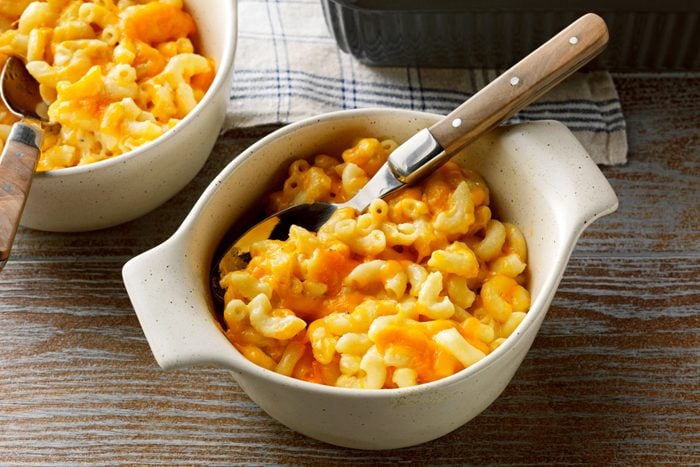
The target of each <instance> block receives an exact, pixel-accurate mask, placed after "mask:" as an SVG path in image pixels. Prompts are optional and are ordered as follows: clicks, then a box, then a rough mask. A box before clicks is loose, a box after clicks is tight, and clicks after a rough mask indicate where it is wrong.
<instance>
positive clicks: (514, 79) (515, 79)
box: [510, 76, 520, 86]
mask: <svg viewBox="0 0 700 467" xmlns="http://www.w3.org/2000/svg"><path fill="white" fill-rule="evenodd" d="M518 84H520V78H518V77H517V76H513V77H512V78H511V79H510V85H511V86H517V85H518Z"/></svg>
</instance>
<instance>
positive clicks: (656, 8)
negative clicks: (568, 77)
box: [321, 0, 700, 71]
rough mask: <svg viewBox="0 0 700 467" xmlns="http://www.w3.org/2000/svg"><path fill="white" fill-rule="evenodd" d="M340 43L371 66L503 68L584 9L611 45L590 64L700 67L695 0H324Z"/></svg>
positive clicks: (625, 68) (635, 67) (699, 10)
mask: <svg viewBox="0 0 700 467" xmlns="http://www.w3.org/2000/svg"><path fill="white" fill-rule="evenodd" d="M321 2H322V6H323V10H324V14H325V18H326V22H327V24H328V28H329V30H330V32H331V34H332V35H333V36H334V38H335V40H336V41H337V43H338V45H339V47H340V48H341V49H342V50H343V51H345V52H348V53H350V54H352V55H353V56H355V57H357V58H358V59H359V60H360V61H362V62H364V63H367V64H370V65H386V66H406V65H416V66H433V67H459V68H503V67H507V66H510V65H512V64H513V63H515V62H516V61H518V60H519V59H521V58H522V57H524V56H525V55H527V54H528V53H529V52H530V51H532V50H533V49H535V48H536V47H537V46H539V45H540V44H542V43H543V42H545V41H546V40H547V39H549V38H550V37H551V36H553V35H554V34H556V33H557V32H559V31H560V30H561V29H563V28H564V27H565V26H566V25H568V24H569V23H571V22H572V21H574V20H575V19H576V18H578V17H579V16H581V15H582V14H584V13H588V12H594V13H597V14H599V15H600V16H602V17H603V18H604V19H605V21H606V23H607V24H608V29H609V31H610V42H609V44H608V47H607V49H606V51H605V52H603V54H602V55H601V56H600V57H599V58H597V59H596V60H595V61H594V62H592V64H591V65H589V67H592V68H607V69H610V70H615V71H631V70H634V71H643V70H654V71H661V70H700V25H699V21H698V17H699V16H700V1H698V0H664V1H644V0H592V1H584V0H568V1H561V0H530V1H527V0H523V1H517V0H462V1H460V0H430V1H426V0H423V1H421V0H393V1H392V0H321Z"/></svg>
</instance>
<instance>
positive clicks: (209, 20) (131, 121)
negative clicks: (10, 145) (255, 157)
mask: <svg viewBox="0 0 700 467" xmlns="http://www.w3.org/2000/svg"><path fill="white" fill-rule="evenodd" d="M235 5H236V4H235V2H232V1H230V0H208V1H197V2H194V1H190V2H187V1H184V2H183V1H182V0H115V1H105V0H42V1H33V2H29V3H28V4H27V5H26V6H24V5H23V6H24V8H23V9H22V10H21V14H20V16H19V17H18V18H17V19H16V20H15V21H14V22H11V23H9V25H8V20H7V15H11V14H16V11H14V10H13V9H10V10H8V11H7V12H5V11H4V10H0V14H4V15H6V16H3V18H4V19H3V20H2V21H0V28H4V31H2V32H0V61H4V58H5V57H7V56H9V55H15V56H18V57H21V58H22V59H23V60H24V61H25V63H26V66H27V70H28V71H29V73H30V74H32V75H33V76H34V77H35V78H36V80H37V81H38V82H39V85H40V92H41V96H42V99H43V100H44V102H45V103H46V104H47V106H48V116H49V119H50V122H51V123H52V125H49V126H47V127H45V131H44V141H43V144H42V154H41V158H40V160H39V164H38V167H37V174H36V175H35V177H34V181H33V186H32V190H31V192H30V196H29V198H28V200H27V205H26V207H25V210H24V215H23V217H22V221H21V223H22V225H25V226H27V227H32V228H37V229H42V230H56V231H79V230H92V229H97V228H103V227H108V226H110V225H115V224H118V223H121V222H125V221H128V220H131V219H134V218H136V217H138V216H140V215H142V214H145V213H146V212H148V211H150V210H151V209H153V208H155V207H157V206H158V205H160V204H162V203H163V202H164V201H166V200H167V199H168V198H170V197H171V196H173V195H174V194H175V193H176V192H177V191H179V190H180V189H181V188H182V187H183V186H184V185H185V184H186V183H187V182H188V181H189V180H191V179H192V177H194V175H195V174H196V173H197V171H198V170H199V169H200V168H201V166H202V165H203V164H204V161H205V160H206V158H207V157H208V155H209V152H210V151H211V148H212V147H213V145H214V142H215V140H216V137H217V135H218V131H219V130H220V128H221V125H222V124H223V119H224V116H225V109H226V103H227V100H228V92H229V89H230V81H231V76H232V69H233V55H234V51H235V42H236V11H235ZM15 10H16V9H15ZM13 120H14V117H12V116H10V115H9V113H8V112H7V111H6V109H4V108H2V109H0V144H2V141H4V139H5V138H6V137H7V132H8V131H9V126H10V124H11V123H12V121H13Z"/></svg>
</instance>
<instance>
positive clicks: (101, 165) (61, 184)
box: [20, 0, 237, 232]
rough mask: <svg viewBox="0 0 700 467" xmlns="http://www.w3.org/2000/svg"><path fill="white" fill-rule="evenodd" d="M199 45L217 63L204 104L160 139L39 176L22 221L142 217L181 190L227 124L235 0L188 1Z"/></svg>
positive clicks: (86, 225)
mask: <svg viewBox="0 0 700 467" xmlns="http://www.w3.org/2000/svg"><path fill="white" fill-rule="evenodd" d="M185 5H186V8H187V10H188V11H189V12H190V14H192V16H193V17H194V20H195V22H196V24H197V28H198V31H199V41H200V44H199V45H200V47H201V48H200V50H199V52H200V53H202V54H203V55H206V56H208V57H211V58H213V59H214V61H215V62H216V67H217V70H216V76H215V78H214V81H213V82H212V84H211V87H210V88H209V90H208V91H207V93H206V95H205V96H204V98H203V99H202V101H201V102H199V104H198V105H197V106H196V107H195V108H194V110H193V111H192V112H190V113H189V114H188V115H187V116H186V117H185V118H184V119H183V120H182V121H181V122H180V123H179V124H178V125H177V126H175V127H174V128H173V129H172V130H170V131H168V132H166V133H165V134H164V135H163V136H161V137H160V138H158V139H156V140H154V141H151V142H149V143H147V144H145V145H143V146H141V147H139V148H137V149H135V150H133V151H130V152H128V153H126V154H123V155H120V156H117V157H114V158H111V159H107V160H104V161H99V162H95V163H92V164H88V165H83V166H78V167H70V168H66V169H60V170H52V171H48V172H40V173H37V174H35V176H34V179H33V182H32V188H31V190H30V193H29V197H28V199H27V203H26V205H25V208H24V214H23V215H22V219H21V222H20V223H21V224H22V225H24V226H25V227H30V228H33V229H39V230H49V231H59V232H74V231H86V230H95V229H100V228H104V227H110V226H113V225H116V224H120V223H122V222H126V221H129V220H132V219H135V218H137V217H139V216H142V215H144V214H146V213H147V212H149V211H151V210H152V209H154V208H156V207H158V206H160V205H161V204H163V203H164V202H165V201H167V200H168V199H169V198H171V197H172V196H173V195H175V194H176V193H177V192H178V191H180V190H181V189H182V188H183V187H184V186H185V185H186V184H187V183H188V182H189V181H190V180H192V178H193V177H194V176H195V175H196V174H197V172H198V171H199V169H201V168H202V166H203V165H204V162H205V161H206V159H207V157H209V153H210V152H211V149H212V147H213V146H214V143H215V142H216V138H217V136H218V134H219V131H220V130H221V126H222V124H223V122H224V117H225V114H226V104H227V103H228V99H229V92H230V89H231V77H232V73H233V56H234V52H235V47H236V38H237V19H236V1H235V0H196V1H195V0H186V1H185Z"/></svg>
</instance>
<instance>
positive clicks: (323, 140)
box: [123, 110, 617, 449]
mask: <svg viewBox="0 0 700 467" xmlns="http://www.w3.org/2000/svg"><path fill="white" fill-rule="evenodd" d="M438 118H439V116H437V115H432V114H425V113H419V112H411V111H402V110H354V111H344V112H337V113H331V114H327V115H323V116H320V117H318V118H312V119H307V120H304V121H302V122H299V123H296V124H293V125H290V126H287V127H285V128H283V129H281V130H279V131H276V132H274V133H272V134H271V135H269V136H267V137H266V138H264V139H262V140H260V141H259V142H258V143H256V144H255V145H253V146H252V147H250V148H249V149H248V150H246V151H245V152H244V153H243V154H241V155H240V156H239V157H237V158H236V159H235V160H234V161H233V162H231V163H230V164H229V165H228V166H227V167H226V168H225V169H224V170H223V171H222V172H221V173H220V174H219V176H217V177H216V179H215V180H214V181H213V182H212V183H211V184H210V185H209V187H208V188H207V190H206V191H205V192H204V194H203V195H202V196H201V198H200V199H199V201H198V202H197V204H196V205H195V206H194V208H193V209H192V212H191V213H190V214H189V216H188V217H187V218H186V219H185V221H184V222H183V224H182V226H181V227H180V229H179V230H178V231H177V232H176V233H175V234H174V235H173V236H172V237H171V238H170V239H168V240H167V241H166V242H164V243H163V244H161V245H159V246H157V247H156V248H154V249H152V250H150V251H147V252H145V253H143V254H142V255H140V256H138V257H136V258H134V259H132V260H131V261H129V262H128V263H127V264H126V265H125V266H124V270H123V276H124V282H125V284H126V288H127V290H128V293H129V296H130V298H131V301H132V303H133V305H134V309H135V310H136V313H137V315H138V317H139V320H140V322H141V325H142V327H143V330H144V333H145V335H146V338H147V339H148V342H149V344H150V346H151V349H152V350H153V354H154V355H155V358H156V360H157V361H158V363H159V364H160V365H161V366H162V367H163V368H166V369H167V368H176V367H182V366H187V365H195V364H213V365H219V366H222V367H224V368H228V369H230V370H231V373H232V374H233V377H234V378H235V379H236V381H238V383H239V384H240V386H241V387H242V388H243V389H244V390H245V391H246V393H247V394H248V395H249V396H250V398H251V399H253V400H254V401H255V402H257V403H258V404H259V405H260V407H262V408H263V409H264V410H265V411H266V412H267V413H269V414H270V415H271V416H272V417H274V418H276V419H277V420H279V421H280V422H281V423H283V424H285V425H287V426H288V427H290V428H292V429H294V430H297V431H299V432H301V433H304V434H306V435H308V436H311V437H313V438H317V439H319V440H322V441H326V442H329V443H332V444H337V445H340V446H348V447H353V448H363V449H389V448H398V447H403V446H410V445H414V444H418V443H422V442H425V441H429V440H431V439H434V438H437V437H439V436H442V435H444V434H446V433H448V432H450V431H452V430H454V429H455V428H457V427H459V426H461V425H462V424H464V423H466V422H468V421H469V420H470V419H471V418H473V417H474V416H476V415H477V414H479V413H480V412H481V411H482V410H484V409H485V408H486V407H487V406H488V405H489V404H491V402H493V401H494V400H495V399H496V397H498V395H499V394H500V393H501V392H502V391H503V389H504V388H505V387H506V385H507V384H508V382H509V381H510V379H511V378H512V376H513V374H514V373H515V371H516V370H517V368H518V366H519V365H520V363H521V362H522V360H523V358H525V355H526V353H527V351H528V349H529V348H530V345H531V344H532V341H533V340H534V338H535V335H536V334H537V331H538V329H539V328H540V324H541V323H542V320H543V319H544V317H545V314H546V312H547V308H548V307H549V304H550V302H551V301H552V298H553V297H554V293H555V291H556V288H557V285H558V284H559V281H560V280H561V278H562V274H563V273H564V268H565V267H566V263H567V261H568V259H569V256H570V254H571V251H572V250H573V248H574V244H575V242H576V240H577V238H578V237H579V235H580V234H581V232H582V231H583V230H584V228H585V227H586V226H587V225H589V224H590V223H591V222H592V221H593V220H595V219H597V218H598V217H600V216H603V215H605V214H608V213H610V212H612V211H614V210H615V209H616V208H617V198H616V196H615V193H614V192H613V190H612V188H611V187H610V185H609V184H608V182H607V180H606V179H605V177H604V176H603V174H602V173H601V172H600V170H599V169H598V167H597V166H596V164H595V163H594V162H593V161H592V160H591V158H590V157H589V156H588V154H586V151H585V150H584V149H583V148H582V147H581V145H580V144H579V142H578V141H577V140H576V138H575V137H574V136H573V135H572V134H571V132H569V130H568V129H567V128H566V127H564V126H563V125H562V124H560V123H557V122H552V121H547V122H540V123H525V124H520V125H515V126H510V127H503V128H499V129H497V130H495V131H493V132H492V133H490V134H488V135H487V136H485V137H482V138H481V139H480V140H479V141H477V142H476V143H474V144H473V145H471V146H470V147H469V148H468V149H467V150H465V151H464V152H462V153H461V154H460V155H458V156H457V157H456V158H455V160H457V161H458V162H459V163H461V164H463V165H464V166H467V167H470V168H473V169H475V170H477V171H478V172H479V173H481V174H482V175H483V176H484V178H485V179H486V181H487V182H488V184H489V186H490V188H491V196H492V197H491V200H492V205H493V206H494V207H495V210H496V213H497V216H498V218H499V219H502V220H507V221H509V222H513V223H515V224H517V225H518V226H519V227H520V228H521V230H522V231H523V233H524V234H525V237H526V238H527V241H528V246H529V268H530V273H531V284H530V288H531V293H532V306H531V309H530V311H529V313H528V314H527V317H526V318H525V319H524V321H523V322H522V323H521V324H520V326H519V327H518V328H517V329H516V331H515V332H514V333H513V334H512V335H511V336H510V337H509V338H508V339H507V340H506V341H505V342H504V343H503V344H502V345H501V346H500V347H498V348H497V349H496V350H495V351H494V352H492V353H491V354H490V355H488V356H486V358H484V359H482V360H481V361H479V362H478V363H476V364H475V365H473V366H471V367H469V368H467V369H466V370H463V371H461V372H459V373H457V374H455V375H452V376H450V377H447V378H444V379H442V380H438V381H434V382H431V383H427V384H424V385H419V386H415V387H411V388H402V389H381V390H357V389H344V388H335V387H327V386H322V385H318V384H312V383H307V382H305V381H299V380H296V379H292V378H289V377H285V376H281V375H279V374H277V373H274V372H272V371H268V370H265V369H263V368H261V367H258V366H256V365H254V364H253V363H251V362H249V361H248V360H246V359H245V358H244V357H243V356H241V354H239V353H238V351H237V350H236V349H235V348H234V347H233V346H232V345H231V344H230V343H229V341H228V340H227V339H226V337H225V336H224V334H223V333H222V332H221V330H220V327H219V325H218V323H217V321H216V319H215V318H214V314H213V312H212V299H211V296H210V293H209V289H208V273H209V267H210V263H211V261H212V255H213V252H214V249H215V247H216V245H217V244H218V243H219V241H220V239H221V238H222V236H223V235H224V233H225V232H226V230H227V229H228V228H229V227H230V226H231V225H232V224H233V223H235V222H236V220H237V219H238V218H239V217H240V216H241V215H242V213H243V212H244V211H246V210H247V209H249V208H250V207H251V206H256V205H258V204H259V203H260V200H261V199H262V198H263V196H264V195H265V193H266V192H267V191H268V190H270V188H271V182H272V181H273V180H278V175H279V174H280V171H281V170H284V168H286V166H287V165H288V163H289V162H290V161H291V160H292V159H294V158H298V157H300V156H310V155H312V154H314V153H316V152H317V151H319V150H320V149H328V148H330V147H343V146H344V145H347V144H349V142H350V138H352V136H360V135H370V136H378V137H379V136H388V137H393V138H395V139H396V140H398V141H403V140H405V139H407V138H408V137H409V136H411V135H412V134H413V133H415V132H416V131H417V130H419V129H421V128H424V127H427V126H430V125H431V124H432V123H434V122H435V121H436V120H437V119H438ZM346 147H347V146H346Z"/></svg>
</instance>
